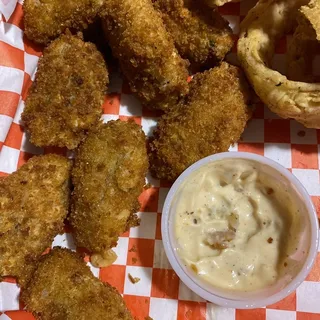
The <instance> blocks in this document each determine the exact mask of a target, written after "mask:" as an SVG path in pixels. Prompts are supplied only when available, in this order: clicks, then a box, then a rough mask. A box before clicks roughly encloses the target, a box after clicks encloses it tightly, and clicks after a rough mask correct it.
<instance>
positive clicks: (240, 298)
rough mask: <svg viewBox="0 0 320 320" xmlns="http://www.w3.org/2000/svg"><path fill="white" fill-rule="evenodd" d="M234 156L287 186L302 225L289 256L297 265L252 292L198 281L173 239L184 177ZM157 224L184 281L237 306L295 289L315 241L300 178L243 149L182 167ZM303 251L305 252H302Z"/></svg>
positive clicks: (314, 223) (312, 254)
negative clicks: (178, 193)
mask: <svg viewBox="0 0 320 320" xmlns="http://www.w3.org/2000/svg"><path fill="white" fill-rule="evenodd" d="M236 158H238V159H239V158H240V159H248V160H252V161H256V162H258V163H260V166H259V170H263V171H264V173H266V174H268V175H270V176H271V177H273V178H274V179H277V181H279V182H280V183H282V184H283V185H284V187H286V188H287V189H288V190H289V192H290V193H291V195H292V197H294V199H296V203H297V205H298V206H300V208H299V209H300V212H301V219H302V226H303V227H302V230H301V238H300V241H299V246H298V249H297V251H296V252H295V253H294V255H292V256H290V258H291V259H294V260H295V261H296V263H297V267H296V268H293V269H290V272H291V273H289V274H288V273H286V274H284V275H283V276H282V277H280V278H279V279H278V281H277V282H276V283H275V284H274V285H272V286H270V287H267V288H264V289H261V290H258V291H252V292H240V291H230V290H224V289H221V288H216V287H214V286H212V285H210V284H208V283H207V282H204V281H202V280H201V279H200V278H199V277H198V276H197V275H196V274H195V273H194V272H193V271H191V270H190V268H188V267H186V266H185V265H184V263H183V262H182V260H181V259H180V257H179V255H178V254H177V252H176V249H177V248H178V243H177V241H176V239H175V233H174V218H175V210H174V207H175V195H176V193H177V191H178V190H179V188H181V186H182V184H183V182H184V181H185V179H186V178H187V177H188V176H189V175H190V174H191V173H193V172H194V171H195V170H197V169H199V168H200V167H202V166H204V165H207V164H208V163H212V162H215V161H220V160H223V159H236ZM161 228H162V239H163V244H164V249H165V252H166V254H167V257H168V259H169V262H170V263H171V266H172V268H173V269H174V270H175V272H176V273H177V274H178V276H179V277H180V279H181V280H182V281H183V282H184V283H185V285H186V286H188V287H189V288H190V289H191V290H192V291H194V292H195V293H197V294H198V295H199V296H200V297H202V298H204V299H206V300H208V301H210V302H213V303H215V304H217V305H220V306H223V307H228V308H237V309H251V308H259V307H264V306H266V305H270V304H273V303H276V302H277V301H280V300H282V299H284V298H285V297H286V296H288V295H289V294H290V293H291V292H293V291H295V289H296V288H297V287H298V286H299V285H300V284H301V282H303V281H304V279H305V278H306V277H307V275H308V273H309V272H310V270H311V268H312V266H313V263H314V261H315V257H316V254H317V250H318V242H319V232H318V230H319V225H318V218H317V213H316V210H315V208H314V206H313V203H312V201H311V198H310V196H309V194H308V193H307V191H306V190H305V188H304V187H303V185H302V184H301V183H300V181H299V180H298V179H297V178H296V177H295V176H294V175H293V174H292V173H291V172H290V171H289V170H287V169H286V168H284V167H282V166H281V165H279V164H278V163H276V162H274V161H272V160H270V159H268V158H265V157H263V156H259V155H256V154H252V153H243V152H225V153H219V154H215V155H212V156H209V157H207V158H204V159H202V160H200V161H198V162H196V163H195V164H193V165H192V166H191V167H189V168H188V169H187V170H185V171H184V172H183V173H182V174H181V175H180V177H179V178H178V179H177V180H176V181H175V183H174V184H173V186H172V187H171V189H170V191H169V193H168V195H167V198H166V200H165V203H164V207H163V213H162V221H161ZM303 252H304V253H307V254H303Z"/></svg>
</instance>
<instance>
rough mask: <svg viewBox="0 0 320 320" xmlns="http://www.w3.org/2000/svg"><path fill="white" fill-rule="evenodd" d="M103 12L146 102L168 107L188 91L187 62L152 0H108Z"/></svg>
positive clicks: (111, 37) (135, 88) (117, 49)
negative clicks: (177, 48) (176, 46)
mask: <svg viewBox="0 0 320 320" xmlns="http://www.w3.org/2000/svg"><path fill="white" fill-rule="evenodd" d="M102 16H103V27H104V31H105V35H106V38H107V40H108V41H109V44H110V46H111V49H112V52H113V54H114V56H115V57H116V58H117V59H119V62H120V66H121V69H122V72H123V73H124V75H125V76H126V78H127V79H128V81H129V85H130V88H131V90H132V91H133V93H134V94H136V95H137V97H138V98H139V99H140V100H141V102H142V103H143V104H144V105H145V106H147V107H149V108H151V109H162V110H167V109H168V108H169V107H170V106H171V105H174V104H176V103H177V101H178V100H179V99H180V98H181V97H182V96H184V95H185V94H187V92H188V83H187V78H188V70H187V63H186V62H185V61H184V60H183V59H182V58H181V57H180V56H179V54H178V52H177V50H176V48H175V46H174V43H173V40H172V39H171V37H170V35H169V34H168V32H167V31H166V29H165V26H164V24H163V21H162V19H161V16H160V14H159V13H158V12H157V11H156V10H155V9H154V8H153V5H152V2H151V0H135V1H132V0H106V3H105V10H104V11H103V14H102Z"/></svg>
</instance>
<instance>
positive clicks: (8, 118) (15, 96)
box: [0, 0, 320, 320]
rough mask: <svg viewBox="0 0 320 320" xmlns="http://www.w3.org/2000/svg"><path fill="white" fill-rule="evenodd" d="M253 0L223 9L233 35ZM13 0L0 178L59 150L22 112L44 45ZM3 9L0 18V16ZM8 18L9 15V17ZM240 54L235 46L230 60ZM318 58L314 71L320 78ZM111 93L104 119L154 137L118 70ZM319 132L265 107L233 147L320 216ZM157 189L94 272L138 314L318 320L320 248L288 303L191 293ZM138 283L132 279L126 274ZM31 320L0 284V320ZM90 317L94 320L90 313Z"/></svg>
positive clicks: (62, 240)
mask: <svg viewBox="0 0 320 320" xmlns="http://www.w3.org/2000/svg"><path fill="white" fill-rule="evenodd" d="M254 2H255V1H254V0H245V1H243V2H241V3H235V4H231V5H227V6H224V7H223V8H221V12H222V14H223V15H225V16H226V18H227V19H228V20H229V21H230V22H231V24H232V26H233V28H234V31H235V33H237V32H238V30H239V22H240V20H241V19H242V18H243V17H244V15H245V14H246V12H247V11H248V9H249V8H250V7H251V6H252V5H253V4H254ZM8 5H9V6H10V5H12V0H0V175H2V176H6V175H8V174H10V173H12V172H13V171H15V170H16V169H17V168H19V167H20V166H21V165H22V164H23V163H25V162H26V161H27V160H28V159H29V158H30V157H31V156H32V155H33V154H39V153H43V152H45V153H48V152H52V151H55V149H52V148H49V149H40V148H36V147H34V146H33V145H31V144H30V142H29V141H28V138H27V137H26V134H25V132H24V129H23V127H22V126H21V124H20V115H21V113H22V111H23V108H24V101H25V99H26V95H27V92H28V88H29V87H30V85H31V83H32V80H33V79H34V75H35V70H36V66H37V62H38V59H39V56H40V55H41V48H40V47H38V46H36V45H34V44H33V43H31V42H30V41H29V40H27V39H26V38H25V36H24V34H23V20H22V15H23V12H22V1H21V0H19V2H18V4H17V6H16V8H15V11H14V13H13V14H12V15H11V16H10V7H9V8H8V7H7V8H6V6H8ZM1 12H2V15H1ZM9 16H10V18H9ZM286 40H287V39H286V38H284V39H282V40H281V41H280V43H279V46H278V47H277V50H276V54H275V58H274V63H275V66H277V67H278V68H280V69H281V67H283V66H284V65H285V55H284V53H285V52H286V43H287V41H286ZM234 57H235V50H234V51H233V53H232V54H231V58H234ZM317 67H318V68H319V69H320V63H319V64H318V65H315V68H314V71H315V72H318V75H320V70H317ZM109 92H110V94H109V95H108V96H107V97H106V99H105V103H104V105H103V113H104V114H103V119H104V121H109V120H113V119H118V118H120V119H122V120H127V119H128V118H134V119H135V121H136V122H137V123H139V124H141V125H142V127H143V130H144V131H145V133H146V134H147V135H148V136H150V135H151V134H152V130H153V129H154V127H155V126H156V122H157V115H155V114H153V113H151V112H150V111H148V110H145V109H143V108H142V107H141V105H140V103H139V101H138V100H137V99H135V98H134V97H133V96H132V95H131V94H130V92H129V90H128V87H127V85H126V84H124V83H123V81H122V79H121V77H120V76H119V74H116V73H115V74H112V75H111V86H110V89H109ZM319 144H320V131H317V130H312V129H306V128H304V127H303V126H302V125H300V124H298V123H297V122H295V121H293V120H283V119H280V118H278V117H277V116H276V115H274V114H273V113H271V112H270V111H269V110H267V109H265V108H263V106H261V107H260V108H258V109H257V111H256V113H255V115H254V118H253V119H252V121H251V122H250V123H249V125H248V127H247V128H246V130H245V132H244V134H243V137H242V139H241V142H239V143H238V144H237V145H235V146H233V147H231V149H232V150H239V151H248V152H254V153H258V154H261V155H264V156H266V157H268V158H271V159H273V160H276V161H277V162H279V163H280V164H282V165H283V166H285V167H286V168H288V169H289V170H291V171H292V173H293V174H295V175H296V176H297V177H298V178H299V179H300V181H301V182H302V183H303V184H304V186H305V187H306V189H307V190H308V192H309V194H310V196H311V197H312V200H313V202H314V204H315V206H316V207H317V210H318V213H319V214H320V183H319V163H320V157H319V154H320V152H319V151H320V150H319ZM148 182H149V183H150V184H151V185H152V188H150V189H148V190H146V191H144V193H143V194H142V195H141V197H140V201H141V209H140V212H139V213H138V215H139V217H140V218H141V225H140V226H139V227H138V228H132V229H131V230H130V232H127V233H126V234H123V235H122V236H121V237H120V239H119V242H118V246H117V247H116V249H115V251H116V253H117V254H118V259H117V261H116V262H115V263H114V264H113V265H112V266H110V267H108V268H102V269H100V270H99V269H97V268H93V267H92V266H91V270H92V271H93V273H94V274H95V275H96V276H97V277H99V278H100V279H101V280H102V281H108V282H109V283H111V284H112V285H114V286H115V287H116V288H117V289H118V290H119V292H120V293H121V294H122V295H123V297H124V299H125V301H126V303H127V305H128V308H129V309H130V310H131V311H132V313H133V315H134V316H135V317H136V319H141V320H144V319H145V318H146V317H147V316H150V317H152V318H153V319H154V320H175V319H179V320H184V319H185V320H204V319H210V320H235V319H236V320H260V319H261V320H265V319H267V320H295V319H297V320H316V319H318V320H320V253H319V254H318V257H317V262H316V264H315V266H314V268H313V270H312V271H311V273H310V274H309V276H308V277H307V279H306V281H304V282H303V283H302V285H301V286H300V287H299V288H298V289H297V291H296V292H295V293H293V294H291V295H290V296H289V297H287V298H286V299H284V300H283V301H281V302H279V303H276V304H274V305H271V306H267V307H266V308H260V309H254V310H234V309H225V308H221V307H217V306H215V305H213V304H211V303H208V302H206V301H204V300H203V299H201V298H200V297H198V296H197V295H196V294H194V293H193V292H191V291H190V290H189V289H188V288H187V287H186V286H185V285H184V284H183V283H182V282H181V281H180V280H179V278H178V276H177V275H176V274H175V272H174V271H173V270H172V268H171V266H170V264H169V262H168V260H167V258H166V255H165V253H164V250H163V244H162V240H161V230H160V220H161V211H162V205H163V202H164V199H165V197H166V194H167V192H168V190H169V187H170V185H168V184H167V183H165V182H160V181H158V180H155V179H153V178H151V177H150V176H149V177H148ZM57 245H59V246H63V247H69V248H71V249H75V246H74V244H73V240H72V236H71V234H70V233H68V232H67V230H66V233H65V234H63V235H58V236H57V237H56V238H55V240H54V242H53V244H52V246H57ZM129 273H130V274H131V275H132V276H133V277H139V278H140V279H141V280H140V282H138V283H136V284H132V283H131V281H130V280H129V278H128V274H129ZM9 319H12V320H31V319H33V317H32V315H31V314H29V313H27V312H25V311H23V306H22V305H21V304H20V303H19V288H18V287H17V286H16V284H15V281H14V280H12V279H5V281H3V282H2V283H0V320H9ZM88 319H91V317H90V314H88Z"/></svg>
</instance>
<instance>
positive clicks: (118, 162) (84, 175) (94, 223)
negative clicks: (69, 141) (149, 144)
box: [70, 120, 148, 266]
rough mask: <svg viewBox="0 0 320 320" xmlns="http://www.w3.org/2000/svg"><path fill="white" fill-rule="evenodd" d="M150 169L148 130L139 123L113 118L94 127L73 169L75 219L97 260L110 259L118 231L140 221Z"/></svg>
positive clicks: (77, 232)
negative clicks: (144, 190) (146, 179)
mask: <svg viewBox="0 0 320 320" xmlns="http://www.w3.org/2000/svg"><path fill="white" fill-rule="evenodd" d="M147 170H148V157H147V151H146V141H145V135H144V133H143V131H142V130H141V128H140V127H139V126H138V125H137V124H136V123H134V122H133V121H130V122H122V121H120V120H118V121H110V122H108V123H107V124H103V125H101V126H99V127H98V128H97V129H96V130H94V131H92V132H90V133H89V135H88V137H87V139H86V140H85V141H84V143H83V144H82V145H81V146H80V147H79V149H78V152H77V155H76V159H75V166H74V169H73V172H72V181H73V184H74V192H73V197H72V211H71V214H70V222H71V225H72V227H73V231H74V236H75V241H76V243H77V245H78V246H80V247H85V248H87V249H88V250H89V251H90V252H91V253H92V254H93V255H92V257H91V262H92V263H93V264H94V265H96V266H105V265H108V264H110V255H111V254H110V251H109V249H111V248H112V247H114V246H116V244H117V241H118V237H119V235H121V234H122V233H123V232H124V231H126V230H128V229H129V228H130V227H132V226H136V225H138V224H139V219H138V218H137V216H136V215H135V214H134V212H136V211H137V210H139V202H138V196H139V195H140V193H141V192H142V190H143V186H144V184H145V175H146V173H147Z"/></svg>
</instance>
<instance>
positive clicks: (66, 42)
mask: <svg viewBox="0 0 320 320" xmlns="http://www.w3.org/2000/svg"><path fill="white" fill-rule="evenodd" d="M107 84H108V72H107V68H106V65H105V62H104V60H103V57H102V55H101V53H100V52H99V51H98V50H97V48H96V47H95V45H94V44H92V43H85V42H83V41H82V40H81V39H79V38H78V37H76V36H71V35H62V36H60V37H59V38H58V39H57V40H55V41H53V42H52V43H51V44H50V45H49V46H48V47H47V48H46V49H45V51H44V53H43V57H42V58H40V61H39V66H38V72H37V74H36V78H35V82H34V83H33V85H32V87H31V89H30V92H29V95H28V97H27V99H26V106H25V109H24V112H23V114H22V120H23V122H24V125H25V127H26V129H27V131H28V132H29V133H30V140H31V142H32V143H33V144H35V145H36V146H38V147H43V146H58V147H67V148H68V149H74V148H76V147H77V146H78V144H79V143H80V141H81V140H83V139H84V137H85V133H86V131H87V130H88V129H90V128H91V127H92V126H94V125H95V124H96V123H97V121H98V120H99V118H100V115H101V112H102V109H101V106H102V103H103V100H104V94H105V91H106V90H107Z"/></svg>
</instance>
